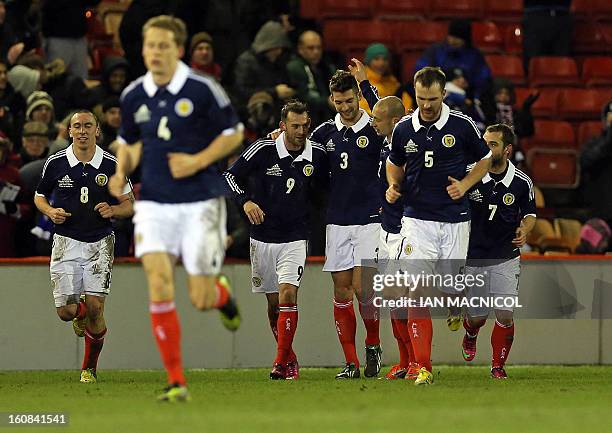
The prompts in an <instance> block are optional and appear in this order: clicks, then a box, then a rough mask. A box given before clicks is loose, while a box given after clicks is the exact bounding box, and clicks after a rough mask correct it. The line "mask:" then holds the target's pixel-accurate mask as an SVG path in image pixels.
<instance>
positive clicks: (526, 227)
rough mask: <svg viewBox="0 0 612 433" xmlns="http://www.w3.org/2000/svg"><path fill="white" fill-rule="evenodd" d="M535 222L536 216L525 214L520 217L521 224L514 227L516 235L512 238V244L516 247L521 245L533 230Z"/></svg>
mask: <svg viewBox="0 0 612 433" xmlns="http://www.w3.org/2000/svg"><path fill="white" fill-rule="evenodd" d="M535 223H536V217H534V216H533V215H527V216H526V217H525V218H523V219H522V221H521V224H520V225H519V226H518V227H517V228H516V237H515V238H514V239H512V244H513V245H516V246H517V247H519V248H520V247H522V246H523V245H525V243H526V242H527V236H528V235H529V233H530V232H531V230H533V227H534V226H535Z"/></svg>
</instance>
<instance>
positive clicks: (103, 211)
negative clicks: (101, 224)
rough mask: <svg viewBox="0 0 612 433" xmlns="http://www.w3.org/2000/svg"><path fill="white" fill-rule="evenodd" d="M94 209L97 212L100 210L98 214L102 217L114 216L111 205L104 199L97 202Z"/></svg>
mask: <svg viewBox="0 0 612 433" xmlns="http://www.w3.org/2000/svg"><path fill="white" fill-rule="evenodd" d="M94 210H95V211H97V212H100V215H101V216H102V218H106V219H109V218H112V217H113V216H115V213H114V212H113V207H112V206H111V205H109V204H108V203H106V202H105V201H103V202H102V203H98V204H97V205H96V206H95V207H94Z"/></svg>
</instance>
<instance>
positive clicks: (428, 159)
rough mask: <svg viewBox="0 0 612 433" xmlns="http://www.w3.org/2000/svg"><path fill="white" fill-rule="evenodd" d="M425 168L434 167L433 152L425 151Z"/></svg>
mask: <svg viewBox="0 0 612 433" xmlns="http://www.w3.org/2000/svg"><path fill="white" fill-rule="evenodd" d="M425 167H433V150H426V151H425Z"/></svg>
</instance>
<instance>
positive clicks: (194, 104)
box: [118, 62, 242, 203]
mask: <svg viewBox="0 0 612 433" xmlns="http://www.w3.org/2000/svg"><path fill="white" fill-rule="evenodd" d="M237 128H242V125H241V124H240V123H239V120H238V117H237V116H236V114H235V112H234V110H233V108H232V106H231V105H230V101H229V99H228V97H227V95H226V94H225V91H224V90H223V89H222V88H221V87H220V86H219V84H217V83H216V82H215V81H214V80H213V79H211V78H207V77H203V76H201V75H197V74H195V73H194V72H192V71H191V69H190V68H189V67H188V66H187V65H185V64H184V63H182V62H179V64H178V66H177V69H176V72H175V74H174V76H173V77H172V80H171V81H170V82H169V83H168V85H167V86H166V87H162V88H159V87H157V86H156V85H155V83H154V82H153V76H152V75H151V73H150V72H149V73H147V74H146V75H144V76H142V77H140V78H139V79H137V80H136V81H134V82H133V83H131V84H130V85H129V86H128V87H127V88H126V89H125V90H124V91H123V94H122V96H121V128H120V130H119V137H118V140H119V141H120V142H122V143H128V144H133V143H135V142H137V141H139V140H142V142H143V148H142V159H141V161H140V165H141V170H142V176H141V179H142V189H141V194H140V198H141V199H142V200H151V201H155V202H159V203H186V202H195V201H204V200H208V199H211V198H215V197H219V196H221V195H223V194H224V193H225V192H226V191H227V190H226V188H225V184H224V182H223V179H222V177H221V174H220V172H219V170H218V169H217V166H216V165H215V164H213V165H211V166H209V167H207V168H205V169H204V170H201V171H198V172H197V173H195V174H194V175H193V176H190V177H187V178H183V179H174V178H173V177H172V175H171V174H170V168H169V166H168V153H169V152H184V153H190V154H195V153H198V152H200V151H201V150H203V149H205V148H206V147H207V146H208V145H209V144H210V143H211V142H212V141H213V140H214V139H215V138H216V137H217V136H218V135H220V134H230V133H233V132H234V131H236V129H237Z"/></svg>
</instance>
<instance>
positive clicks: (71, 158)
mask: <svg viewBox="0 0 612 433" xmlns="http://www.w3.org/2000/svg"><path fill="white" fill-rule="evenodd" d="M72 146H74V144H71V145H70V146H68V148H67V149H66V158H68V164H70V167H74V166H75V165H77V164H78V163H80V162H81V161H79V160H78V159H77V157H76V155H75V154H74V150H73V149H72ZM103 158H104V151H103V150H102V148H101V147H100V146H97V145H96V152H95V153H94V156H93V158H91V161H89V162H87V163H86V164H89V165H91V166H92V167H94V168H96V169H98V168H100V164H102V159H103Z"/></svg>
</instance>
